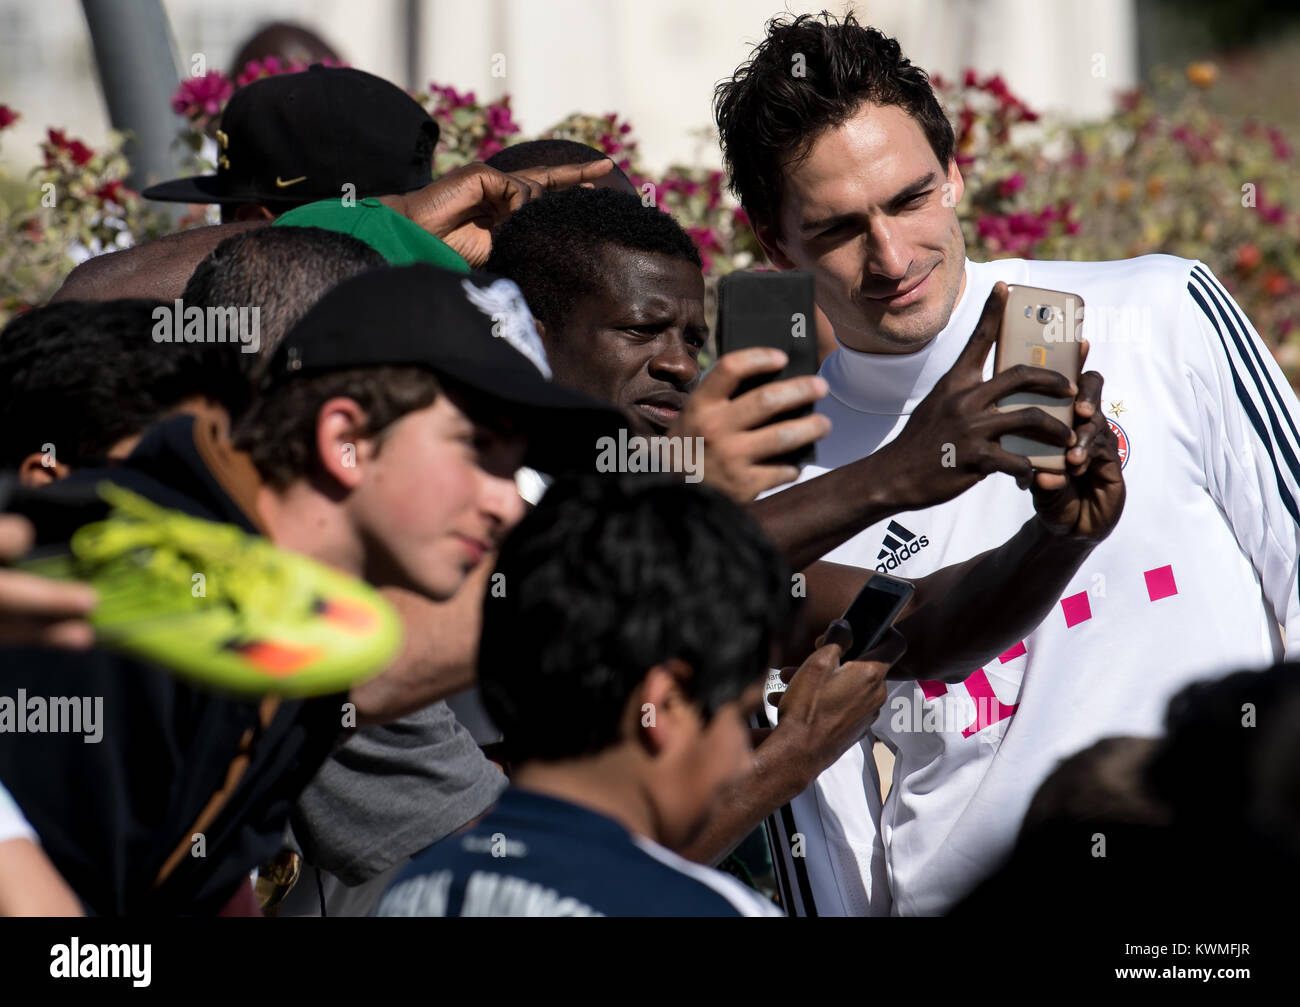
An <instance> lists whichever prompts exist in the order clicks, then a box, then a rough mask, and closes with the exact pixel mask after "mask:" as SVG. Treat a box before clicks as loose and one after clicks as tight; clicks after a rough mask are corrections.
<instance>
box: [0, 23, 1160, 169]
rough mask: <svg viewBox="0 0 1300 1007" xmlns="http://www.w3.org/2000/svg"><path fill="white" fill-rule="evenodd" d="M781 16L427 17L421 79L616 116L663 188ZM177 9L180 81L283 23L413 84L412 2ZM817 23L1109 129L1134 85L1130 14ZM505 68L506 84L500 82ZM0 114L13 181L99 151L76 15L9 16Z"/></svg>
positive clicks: (709, 151) (544, 110) (529, 125)
mask: <svg viewBox="0 0 1300 1007" xmlns="http://www.w3.org/2000/svg"><path fill="white" fill-rule="evenodd" d="M124 2H129V0H124ZM779 3H780V0H711V2H702V0H659V2H658V3H655V4H653V5H652V4H647V3H645V2H644V0H422V2H421V20H422V31H421V38H420V45H419V62H420V65H419V68H418V77H417V79H418V80H419V81H420V82H421V83H422V84H424V83H428V81H430V80H437V81H439V82H441V83H447V84H452V85H454V86H455V87H457V88H458V89H460V90H473V91H475V92H477V93H478V94H479V96H480V97H481V96H484V95H488V96H497V95H499V94H502V93H506V92H508V93H510V94H511V95H512V103H513V107H514V109H515V118H516V120H517V121H519V123H520V124H521V125H522V126H523V128H524V130H525V132H531V131H538V130H541V129H544V128H546V127H547V126H549V125H551V124H552V123H553V122H555V121H556V120H558V119H560V118H562V117H563V116H565V115H567V114H568V113H569V112H572V111H585V112H592V113H597V114H600V113H605V112H611V111H618V112H619V113H621V114H622V115H623V116H625V117H627V118H628V119H630V121H631V122H632V124H633V125H634V127H635V129H636V134H637V136H638V138H639V139H640V143H641V152H642V156H643V159H644V161H645V163H646V165H647V167H648V168H649V169H650V170H651V171H657V170H660V169H662V168H663V167H665V166H666V165H668V164H669V163H672V162H689V163H705V164H717V162H718V155H717V150H716V147H715V145H714V143H713V141H712V139H711V137H710V136H709V131H710V129H711V115H710V101H711V98H712V92H713V86H714V84H716V83H717V81H719V80H720V79H723V78H724V77H727V76H729V75H730V74H731V72H732V70H733V69H734V68H735V67H736V65H737V64H739V63H740V62H741V61H742V60H743V59H744V58H745V57H746V55H747V54H748V52H749V49H750V47H751V46H752V44H753V43H754V42H755V41H756V40H758V39H759V38H761V37H762V31H763V23H764V21H765V20H766V19H767V18H768V17H770V16H771V15H773V14H775V13H778V12H779V10H780V8H779V6H778V4H779ZM164 6H165V9H166V11H167V13H168V16H169V17H170V19H171V25H172V30H173V34H174V37H175V39H176V51H177V59H178V66H179V68H180V69H181V71H182V72H187V71H188V68H189V66H190V60H191V58H192V56H193V54H194V53H203V54H204V57H205V59H206V62H207V65H208V66H209V67H212V66H216V67H220V68H223V69H224V68H225V67H226V66H227V64H228V63H229V61H230V59H231V58H232V57H233V55H234V52H235V50H236V48H237V47H238V46H239V45H240V44H241V43H242V42H243V41H244V40H245V39H246V38H247V36H248V35H250V34H251V33H252V32H253V31H254V30H255V29H256V28H258V27H259V26H260V25H262V24H264V23H265V22H267V21H270V20H274V19H287V20H297V21H300V22H302V23H304V24H306V25H307V26H308V27H311V28H312V29H314V30H315V31H317V32H318V33H319V34H321V35H322V36H323V37H324V38H325V39H326V40H327V41H329V42H330V43H331V44H333V45H334V46H335V48H337V49H338V50H339V52H340V53H341V54H342V56H343V58H344V59H345V60H346V61H347V62H349V63H351V64H352V65H353V66H356V67H359V68H361V69H363V70H369V71H370V72H372V73H377V74H379V75H381V76H384V77H387V78H389V79H391V80H393V81H395V82H397V83H399V84H403V85H405V84H406V83H407V80H406V61H405V52H406V28H405V26H406V14H407V3H406V2H405V0H223V2H221V3H219V4H215V3H212V2H211V0H164ZM822 6H826V7H828V8H830V9H831V10H834V11H837V12H839V11H843V10H844V9H846V8H847V7H849V6H856V7H857V9H858V16H859V20H861V21H863V22H865V23H869V24H875V25H877V26H878V27H880V28H881V29H882V30H884V31H886V32H888V33H890V34H893V35H895V36H897V37H898V39H899V41H900V42H901V43H902V45H903V50H904V52H906V53H907V54H908V55H909V56H910V57H911V58H912V60H913V61H914V62H916V63H918V64H919V65H921V66H923V67H925V68H927V69H930V70H937V71H939V72H940V73H943V74H945V75H947V76H950V77H952V76H956V75H958V74H960V73H961V71H962V70H963V68H965V67H967V66H974V67H975V68H976V69H977V70H978V71H979V72H980V73H981V74H985V73H993V72H1000V73H1002V74H1003V76H1004V78H1005V79H1006V80H1007V83H1008V84H1009V86H1010V87H1011V89H1012V90H1013V91H1014V92H1016V93H1017V94H1018V95H1020V97H1022V98H1023V99H1024V100H1025V101H1026V102H1027V103H1028V104H1029V105H1030V106H1031V107H1033V108H1036V109H1040V110H1042V109H1054V110H1060V111H1065V112H1067V113H1069V114H1072V115H1076V116H1080V117H1088V116H1092V115H1096V114H1099V113H1102V112H1104V111H1105V110H1106V109H1107V108H1108V107H1109V106H1110V102H1111V100H1112V98H1113V95H1114V93H1115V92H1116V91H1118V90H1121V89H1124V88H1128V87H1132V86H1133V84H1134V82H1135V79H1136V53H1137V44H1136V37H1135V18H1134V12H1133V0H1053V2H1051V3H1044V2H1042V0H883V2H876V3H868V2H859V3H857V4H856V5H850V4H847V3H843V2H838V3H837V2H827V3H824V4H823V3H816V4H813V5H811V6H810V7H809V8H808V9H818V10H820V9H821V7H822ZM790 7H791V9H796V10H799V9H803V8H799V7H796V6H795V5H794V4H793V3H792V4H790ZM498 53H500V54H502V55H503V56H504V57H505V70H506V75H505V77H504V78H501V77H493V75H492V67H493V57H494V56H495V55H496V54H498ZM1099 57H1100V62H1099ZM498 65H499V64H498ZM1098 69H1100V70H1101V75H1100V76H1098V75H1097V70H1098ZM0 104H8V105H9V106H11V107H13V108H15V109H16V110H18V111H19V112H21V113H22V115H23V119H22V120H21V121H20V122H19V123H18V124H17V125H16V126H15V127H14V128H13V129H10V130H6V131H5V133H4V134H3V140H2V141H0V143H2V145H3V151H2V153H3V157H4V159H5V160H6V161H7V162H8V163H9V165H10V167H11V169H21V170H25V169H26V168H27V167H30V165H31V164H33V163H35V161H36V160H37V152H36V144H37V143H38V142H39V139H40V138H41V137H42V136H43V135H44V131H45V128H46V127H47V126H56V127H66V128H68V129H69V130H70V131H71V133H72V134H73V135H75V136H78V137H80V138H82V139H84V140H85V141H86V142H88V143H90V144H91V145H92V146H94V145H95V144H97V143H99V142H102V140H103V139H104V138H105V136H106V134H107V128H108V123H107V116H106V113H105V109H104V103H103V100H102V98H101V96H100V93H99V88H98V83H97V80H96V77H95V75H94V65H93V60H92V57H91V50H90V45H89V41H88V39H87V37H86V26H85V19H84V18H83V16H82V12H81V5H80V3H79V2H78V0H41V2H40V3H33V2H31V0H0ZM177 125H178V126H179V120H178V122H177Z"/></svg>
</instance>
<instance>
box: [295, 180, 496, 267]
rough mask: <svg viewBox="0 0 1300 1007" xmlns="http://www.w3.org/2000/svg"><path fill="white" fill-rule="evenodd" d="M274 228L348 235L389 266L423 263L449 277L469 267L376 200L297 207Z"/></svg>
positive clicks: (336, 201) (445, 246)
mask: <svg viewBox="0 0 1300 1007" xmlns="http://www.w3.org/2000/svg"><path fill="white" fill-rule="evenodd" d="M274 226H276V227H321V228H324V229H325V230H327V231H338V232H339V233H340V234H350V235H352V237H354V238H357V239H358V240H360V241H364V242H365V243H366V244H367V245H369V246H370V247H371V248H373V249H374V250H375V251H376V252H378V253H379V254H380V255H382V256H383V257H384V258H385V259H387V260H388V263H389V265H392V266H412V265H415V264H416V263H418V262H426V263H428V264H429V265H431V266H441V267H442V268H443V269H449V270H451V271H452V272H453V273H468V272H469V271H470V268H469V265H468V264H467V263H466V262H465V260H464V259H462V258H461V257H460V256H459V255H457V254H456V253H455V252H454V251H453V250H452V249H451V247H450V246H448V245H447V244H446V243H445V242H443V241H441V240H439V239H438V238H435V237H434V236H433V235H432V234H430V233H429V232H428V231H426V230H425V229H424V228H422V227H421V226H420V225H419V224H417V223H415V222H414V221H413V220H409V219H407V218H406V217H403V216H402V215H401V214H400V213H398V212H397V211H396V210H393V209H390V208H389V207H387V206H385V205H384V204H383V203H381V202H380V201H379V200H378V199H375V198H373V197H367V198H366V199H358V200H357V201H356V202H355V204H346V205H345V204H344V203H343V201H342V200H341V199H322V200H320V201H319V202H315V203H308V204H307V205H306V206H299V207H297V208H295V209H292V210H290V211H289V212H288V213H284V214H281V215H280V216H279V217H278V218H276V221H275V224H274Z"/></svg>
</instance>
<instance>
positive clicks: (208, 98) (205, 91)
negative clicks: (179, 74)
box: [172, 70, 235, 119]
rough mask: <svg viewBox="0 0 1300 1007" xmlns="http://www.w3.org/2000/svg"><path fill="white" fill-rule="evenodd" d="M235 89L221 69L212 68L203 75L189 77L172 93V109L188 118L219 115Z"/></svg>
mask: <svg viewBox="0 0 1300 1007" xmlns="http://www.w3.org/2000/svg"><path fill="white" fill-rule="evenodd" d="M234 90H235V88H234V85H233V84H231V83H230V80H229V79H228V78H227V77H226V75H225V74H224V73H222V72H221V71H220V70H210V71H208V72H207V73H205V74H204V75H203V76H202V77H187V78H186V79H185V80H183V81H181V83H180V87H178V88H177V89H176V93H175V94H174V95H172V111H173V112H175V113H176V114H177V115H183V116H185V118H187V119H199V118H203V117H208V118H211V117H213V116H216V115H219V114H220V113H221V110H222V109H223V108H224V107H225V105H226V101H227V100H228V99H229V98H230V95H231V93H232V92H233V91H234Z"/></svg>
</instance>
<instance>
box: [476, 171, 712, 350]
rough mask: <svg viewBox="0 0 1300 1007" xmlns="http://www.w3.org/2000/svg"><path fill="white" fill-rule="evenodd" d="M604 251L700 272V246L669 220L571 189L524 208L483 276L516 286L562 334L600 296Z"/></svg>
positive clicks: (611, 196)
mask: <svg viewBox="0 0 1300 1007" xmlns="http://www.w3.org/2000/svg"><path fill="white" fill-rule="evenodd" d="M506 149H507V150H508V149H509V148H506ZM607 246H614V247H616V248H628V249H632V250H633V251H637V252H655V253H658V254H660V255H666V256H668V257H669V258H672V259H681V260H682V261H684V262H689V263H690V264H691V265H693V266H695V267H696V268H697V269H699V268H701V263H700V253H699V251H698V250H697V249H696V247H695V243H694V242H693V241H691V238H690V235H688V234H687V233H686V232H685V231H684V230H682V227H681V225H680V224H678V223H677V221H675V220H674V219H673V218H672V216H671V215H669V214H667V213H664V212H663V211H662V210H659V209H657V208H655V207H653V206H646V205H645V204H643V203H642V202H641V200H640V199H639V198H638V197H636V196H633V195H631V194H630V193H625V192H616V191H614V190H612V189H566V190H564V191H563V192H556V193H552V194H551V195H549V196H547V197H546V198H545V199H535V200H533V201H532V202H530V203H525V204H524V205H523V206H522V207H520V209H519V210H518V211H516V212H515V213H512V214H511V215H510V217H509V218H508V219H507V220H506V222H505V223H504V224H502V225H501V229H500V230H499V231H498V232H497V233H496V235H495V236H494V237H493V239H492V254H491V256H490V257H489V258H488V261H487V264H486V265H485V266H484V267H483V268H484V269H485V270H486V271H487V272H489V273H496V274H497V275H498V276H504V277H506V278H507V279H510V280H514V281H515V283H517V284H518V285H519V289H520V290H522V291H523V294H524V300H526V301H527V302H528V307H529V308H530V309H531V310H532V313H533V316H534V317H535V318H537V319H539V320H540V321H541V322H542V323H543V324H545V325H546V326H547V327H548V328H554V329H557V330H558V329H563V328H564V325H565V322H566V321H567V320H568V317H569V313H570V312H571V311H572V310H573V307H574V305H575V304H577V303H578V301H579V300H580V299H582V298H583V297H590V296H592V295H594V294H598V293H599V292H600V291H601V290H602V289H603V286H602V283H603V280H604V277H603V275H602V269H603V268H604V267H603V266H602V263H601V254H602V252H603V251H604V249H605V248H606V247H607Z"/></svg>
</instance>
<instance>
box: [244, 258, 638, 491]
mask: <svg viewBox="0 0 1300 1007" xmlns="http://www.w3.org/2000/svg"><path fill="white" fill-rule="evenodd" d="M401 366H411V367H422V368H425V369H427V370H429V371H431V372H432V373H433V374H434V375H435V376H438V377H442V378H446V379H449V380H450V381H452V382H454V383H456V384H457V385H460V386H461V387H463V388H465V389H468V390H469V391H470V392H472V393H475V394H476V395H481V396H483V398H484V405H485V406H486V407H487V408H490V409H491V410H493V411H496V410H498V409H499V411H500V413H501V414H502V415H504V416H508V417H510V418H511V419H513V420H514V421H515V422H516V424H517V426H518V427H519V429H520V430H521V431H523V432H524V433H525V434H526V435H527V437H528V451H527V456H526V459H525V460H526V463H527V464H528V465H530V466H532V467H533V468H535V469H538V470H540V471H542V472H546V473H549V474H551V475H559V474H562V473H580V472H594V471H595V470H596V459H597V457H598V455H599V453H600V451H599V445H598V441H599V440H600V439H601V438H602V437H617V436H618V431H619V429H620V428H622V427H623V426H625V422H626V421H625V419H624V417H623V415H622V413H620V412H619V411H618V410H616V409H614V408H613V407H612V406H610V405H607V404H605V403H602V402H599V401H597V400H596V399H593V398H590V397H588V396H587V395H584V394H582V393H581V392H577V391H574V390H572V389H569V388H565V387H563V386H561V385H557V384H555V383H554V382H553V381H551V380H550V376H551V370H550V364H549V362H548V361H547V359H546V351H545V349H544V347H543V346H542V340H541V337H540V336H538V334H537V329H536V327H535V326H534V325H533V317H532V313H531V312H530V311H529V309H528V305H527V304H526V303H525V302H524V297H523V294H522V293H520V291H519V288H518V287H517V286H515V284H514V282H513V281H511V280H506V279H502V278H500V277H496V276H491V275H489V274H487V273H481V272H475V273H470V274H469V275H465V274H463V273H453V272H449V271H448V270H445V269H439V268H437V267H436V266H428V265H415V266H401V267H391V268H386V269H375V270H371V271H369V272H366V273H361V274H360V275H358V276H355V277H352V278H351V279H348V280H345V281H343V282H342V283H340V284H339V285H338V286H337V287H335V288H334V289H333V290H331V291H330V292H329V293H327V294H326V295H325V296H324V297H322V298H321V299H320V301H318V302H317V303H316V304H315V305H314V306H313V307H312V308H311V310H309V311H308V312H307V314H306V315H304V316H303V317H302V319H301V320H300V321H299V322H298V324H297V325H295V326H294V327H293V328H292V329H290V330H289V332H288V334H287V335H286V336H285V337H284V339H283V340H282V341H281V343H280V345H279V346H278V347H276V350H275V352H274V353H273V354H272V356H271V359H270V362H269V364H268V366H267V369H266V372H265V376H264V378H263V380H262V390H263V392H264V393H269V394H274V389H275V388H277V387H278V386H279V385H281V384H283V383H284V382H286V381H292V380H294V379H295V378H297V377H303V376H308V375H313V374H321V373H325V372H328V371H339V370H350V369H352V368H358V367H401Z"/></svg>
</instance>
